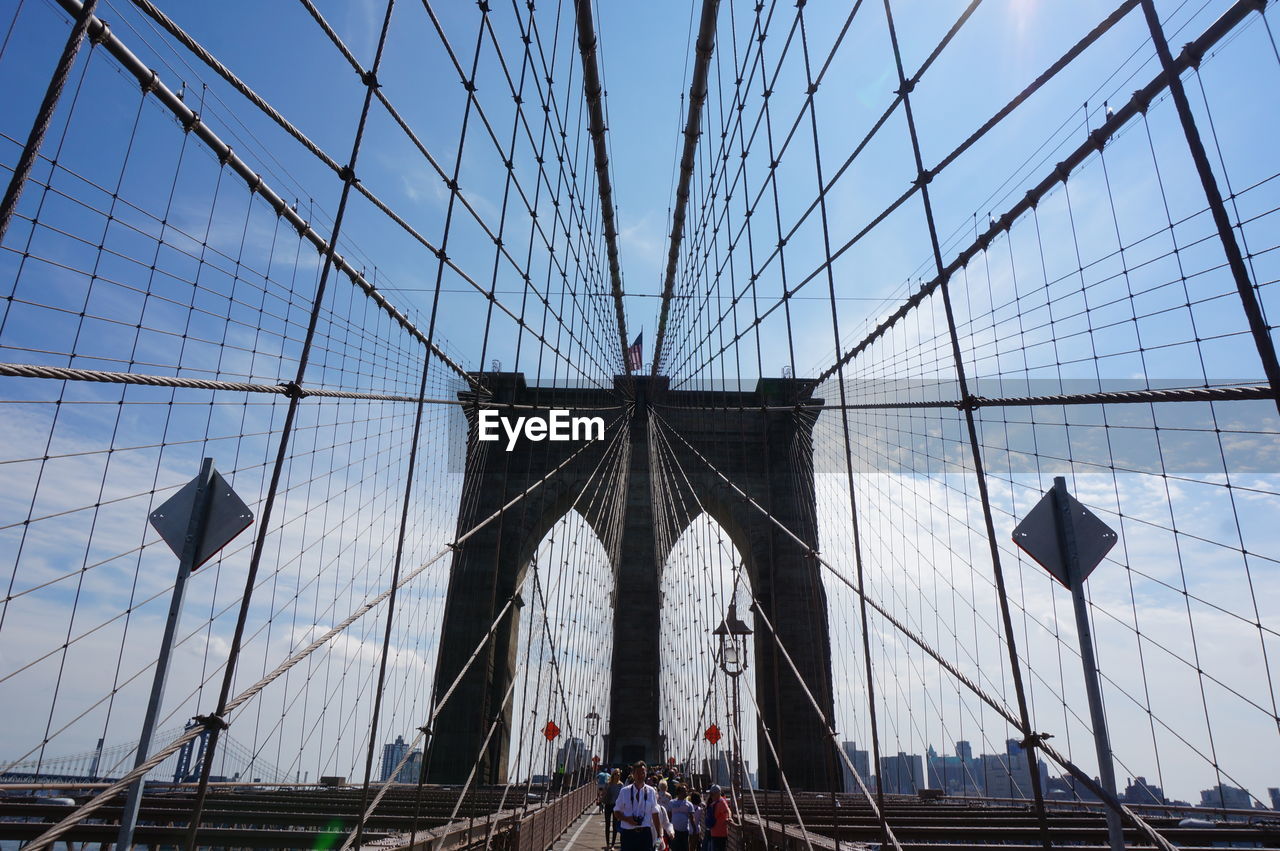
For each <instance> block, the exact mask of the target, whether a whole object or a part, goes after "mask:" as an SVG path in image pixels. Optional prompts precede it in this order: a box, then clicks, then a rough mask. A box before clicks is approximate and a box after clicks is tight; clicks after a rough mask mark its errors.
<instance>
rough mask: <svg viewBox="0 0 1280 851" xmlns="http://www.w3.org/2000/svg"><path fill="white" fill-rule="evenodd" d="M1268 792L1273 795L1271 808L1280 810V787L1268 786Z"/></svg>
mask: <svg viewBox="0 0 1280 851" xmlns="http://www.w3.org/2000/svg"><path fill="white" fill-rule="evenodd" d="M1267 794H1268V795H1270V796H1271V809H1273V810H1280V789H1277V788H1276V787H1275V786H1271V787H1268V788H1267Z"/></svg>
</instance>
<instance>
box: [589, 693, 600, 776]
mask: <svg viewBox="0 0 1280 851" xmlns="http://www.w3.org/2000/svg"><path fill="white" fill-rule="evenodd" d="M599 732H600V713H599V712H596V711H595V709H592V710H591V711H590V712H588V713H587V753H588V755H589V756H588V761H591V767H592V768H593V769H594V768H595V762H594V761H592V760H591V755H594V754H595V752H596V733H599ZM593 779H594V778H593Z"/></svg>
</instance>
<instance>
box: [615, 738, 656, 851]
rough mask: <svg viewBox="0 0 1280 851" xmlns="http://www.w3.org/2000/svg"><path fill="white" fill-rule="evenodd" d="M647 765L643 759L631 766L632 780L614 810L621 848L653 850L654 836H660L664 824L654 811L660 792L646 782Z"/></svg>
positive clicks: (619, 793)
mask: <svg viewBox="0 0 1280 851" xmlns="http://www.w3.org/2000/svg"><path fill="white" fill-rule="evenodd" d="M648 771H649V769H648V766H647V765H645V763H644V760H641V761H639V762H637V763H636V764H635V765H633V766H632V767H631V782H630V783H628V784H627V785H626V786H623V787H622V790H621V791H620V792H618V801H617V803H615V804H614V805H613V811H614V813H616V814H617V816H618V830H619V831H620V832H619V834H618V847H619V848H620V849H621V851H652V848H653V843H654V842H655V841H656V840H655V835H661V833H662V823H661V822H659V821H658V815H657V813H655V812H654V810H655V809H656V808H657V806H658V792H657V790H656V789H654V788H653V787H652V786H646V785H645V782H644V781H645V776H646V775H647V774H648Z"/></svg>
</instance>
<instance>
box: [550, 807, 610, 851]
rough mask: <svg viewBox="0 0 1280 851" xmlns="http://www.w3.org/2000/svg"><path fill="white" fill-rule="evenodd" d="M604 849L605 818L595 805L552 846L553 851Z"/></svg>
mask: <svg viewBox="0 0 1280 851" xmlns="http://www.w3.org/2000/svg"><path fill="white" fill-rule="evenodd" d="M604 847H605V845H604V816H603V815H602V814H601V813H600V812H599V811H598V810H597V809H596V807H595V805H594V804H593V805H592V806H591V809H589V810H587V811H586V812H585V813H583V814H582V815H581V816H579V817H578V818H577V819H576V820H575V821H574V822H573V824H571V825H569V827H568V828H566V829H565V832H564V833H562V834H560V838H559V839H557V840H556V841H555V842H554V843H552V845H551V849H552V851H600V849H602V848H604ZM614 847H617V843H616V842H615V843H614Z"/></svg>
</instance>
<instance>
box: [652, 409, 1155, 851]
mask: <svg viewBox="0 0 1280 851" xmlns="http://www.w3.org/2000/svg"><path fill="white" fill-rule="evenodd" d="M654 416H655V417H657V419H658V421H659V423H661V425H662V426H663V427H664V428H665V429H667V431H668V432H669V433H670V434H673V435H675V436H676V437H677V438H679V440H680V442H681V443H683V444H684V446H685V448H687V449H688V450H689V451H690V452H691V453H693V455H694V456H696V457H697V458H698V459H699V460H700V461H702V463H703V464H705V465H706V466H707V467H708V469H710V470H711V472H712V473H714V474H715V475H716V477H718V478H719V479H720V480H721V481H722V482H724V484H725V485H726V486H727V487H729V489H730V490H732V491H733V492H734V493H735V494H736V495H737V497H738V498H739V499H741V500H742V501H743V502H745V503H746V504H748V505H750V506H751V507H752V508H754V509H755V510H756V511H758V512H760V514H762V515H763V516H764V518H765V519H766V520H768V521H769V522H770V523H772V524H773V525H774V526H776V527H777V528H778V529H779V530H780V531H782V532H783V533H784V534H785V535H787V536H788V537H789V538H791V539H792V540H793V541H794V542H795V543H796V544H797V545H799V546H800V547H801V548H802V549H804V551H805V552H806V553H807V554H808V555H809V556H810V557H811V558H813V559H815V560H817V562H818V564H820V565H822V566H823V567H825V568H826V569H827V571H828V572H829V573H830V574H831V575H832V576H834V577H835V578H836V579H838V580H839V581H840V582H841V583H842V584H843V585H845V586H846V587H848V588H849V589H850V590H851V591H853V592H854V593H855V594H857V595H858V597H859V598H860V599H863V600H865V601H866V603H867V605H868V606H870V607H871V608H873V609H875V610H876V612H878V613H879V614H880V616H881V617H883V618H884V619H885V620H886V621H888V622H889V624H890V625H891V626H893V627H894V628H895V629H897V630H898V631H899V632H900V633H902V634H903V635H904V636H906V637H907V638H908V639H910V640H911V641H912V642H913V643H914V644H915V645H916V646H918V647H919V648H920V649H921V650H923V651H924V652H925V653H927V654H928V655H929V656H930V657H932V658H933V660H934V661H935V662H937V663H938V664H939V665H941V666H942V667H943V668H945V669H946V671H947V672H948V673H949V674H951V675H952V676H953V677H955V678H956V680H957V681H959V682H960V683H962V684H963V685H964V686H965V687H966V688H968V689H969V690H970V691H971V692H973V693H974V695H976V696H977V697H978V698H979V699H980V700H982V701H983V702H984V703H986V704H987V705H988V706H990V707H991V708H992V709H994V710H995V711H996V712H998V713H999V714H1000V715H1001V716H1002V717H1003V718H1004V719H1005V720H1006V721H1007V722H1008V723H1009V724H1010V725H1011V726H1013V727H1014V728H1015V729H1017V730H1019V731H1020V732H1021V733H1022V734H1023V736H1024V737H1025V739H1024V741H1027V740H1034V741H1035V746H1036V747H1038V748H1040V749H1041V750H1043V751H1044V753H1045V754H1046V755H1047V756H1049V758H1050V759H1052V760H1053V761H1054V762H1056V763H1058V764H1059V765H1060V766H1062V767H1063V768H1064V769H1066V770H1067V771H1068V772H1070V773H1071V775H1072V776H1073V777H1075V778H1076V779H1077V780H1078V781H1079V782H1080V783H1081V784H1082V785H1084V786H1085V787H1086V788H1088V789H1089V791H1090V792H1092V793H1093V794H1095V795H1097V796H1098V799H1099V800H1100V801H1102V802H1103V803H1104V804H1106V805H1107V806H1108V807H1110V808H1111V809H1113V810H1115V811H1116V812H1118V813H1120V814H1121V815H1122V816H1124V817H1125V818H1127V819H1129V820H1130V822H1131V823H1133V824H1134V826H1136V827H1137V828H1138V829H1139V830H1140V831H1141V832H1142V833H1143V834H1144V835H1145V836H1146V837H1147V838H1148V839H1150V840H1151V841H1152V842H1154V843H1155V844H1156V845H1157V846H1159V847H1160V848H1161V849H1162V851H1176V849H1175V848H1174V846H1173V845H1172V844H1171V843H1170V842H1169V840H1167V839H1165V838H1164V837H1163V836H1161V835H1160V834H1159V833H1158V832H1157V831H1156V830H1155V828H1153V827H1152V826H1151V825H1150V824H1148V823H1147V822H1146V821H1145V820H1144V819H1143V818H1142V817H1141V816H1139V815H1138V814H1137V813H1135V812H1134V811H1133V810H1131V809H1129V808H1128V807H1127V806H1125V805H1124V803H1123V802H1121V801H1120V800H1119V799H1118V798H1116V797H1115V796H1114V795H1111V794H1110V793H1108V792H1107V791H1106V790H1104V789H1103V788H1102V787H1101V786H1100V785H1099V784H1098V783H1097V782H1096V781H1095V780H1094V779H1093V778H1092V777H1090V776H1089V775H1088V774H1086V773H1085V772H1084V771H1083V770H1082V769H1080V768H1079V767H1078V766H1077V765H1076V764H1075V763H1074V762H1072V761H1071V760H1069V759H1068V758H1067V757H1065V756H1063V755H1062V754H1060V753H1058V751H1057V750H1056V749H1054V748H1052V747H1050V746H1049V745H1048V744H1047V743H1046V742H1045V741H1044V740H1045V738H1046V735H1045V734H1044V733H1035V732H1033V731H1031V730H1027V729H1024V728H1023V726H1022V724H1021V722H1020V720H1019V718H1018V715H1017V713H1015V712H1014V711H1013V710H1011V709H1010V708H1009V707H1007V706H1005V705H1004V703H1003V702H1001V701H999V700H996V699H995V698H994V697H992V696H991V695H989V694H987V692H986V691H984V690H983V689H982V688H981V687H980V686H979V685H978V684H977V683H975V682H974V681H973V680H971V679H970V678H969V677H968V676H967V675H965V674H964V673H963V672H962V671H961V670H960V669H959V668H957V667H956V666H955V665H954V664H952V663H951V662H950V661H949V660H948V659H947V658H946V657H945V656H943V655H942V654H941V653H939V652H938V651H937V650H935V649H934V648H933V646H932V645H930V644H929V643H928V642H927V641H925V640H924V638H922V637H921V636H919V635H918V634H917V633H916V632H915V631H913V630H912V629H910V628H909V627H908V626H906V625H905V624H903V623H902V622H901V621H900V620H898V619H897V618H896V617H895V616H894V615H893V614H892V613H891V612H890V611H889V610H887V609H886V608H884V607H883V606H882V605H880V603H878V602H877V601H876V600H873V599H872V598H871V597H869V596H868V595H866V594H865V593H863V592H862V591H860V590H859V589H858V586H857V584H856V583H854V582H853V581H851V580H850V579H848V578H847V577H845V576H844V575H843V574H842V573H841V572H840V571H839V570H837V569H836V567H835V566H834V565H833V564H831V562H829V561H828V560H827V559H826V558H825V557H823V556H822V554H821V553H819V552H818V551H817V550H815V549H813V548H812V547H810V546H809V545H808V544H807V543H805V542H804V540H803V539H802V538H800V536H798V535H796V534H795V533H794V532H793V531H791V529H790V528H788V526H787V525H786V524H785V523H783V522H782V521H781V520H779V519H778V518H776V517H774V516H773V514H771V513H770V512H769V511H768V510H767V509H766V508H764V506H762V505H760V503H758V502H756V500H754V499H752V498H751V497H750V496H748V495H747V493H746V492H745V491H743V490H742V489H741V488H740V487H738V486H737V485H736V484H734V482H733V481H732V480H731V479H730V478H729V477H728V476H726V475H725V474H724V473H723V472H721V471H720V469H719V468H717V467H716V466H715V465H714V464H712V463H711V461H710V460H708V459H707V457H706V456H705V455H703V454H702V453H701V452H699V451H698V450H697V449H695V448H694V447H693V445H692V444H690V443H689V441H688V440H686V439H685V437H684V435H682V434H680V433H679V432H678V431H677V430H676V429H674V428H673V427H672V426H671V425H670V424H669V423H667V422H666V420H665V419H663V417H662V416H661V415H660V414H658V413H657V412H654Z"/></svg>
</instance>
